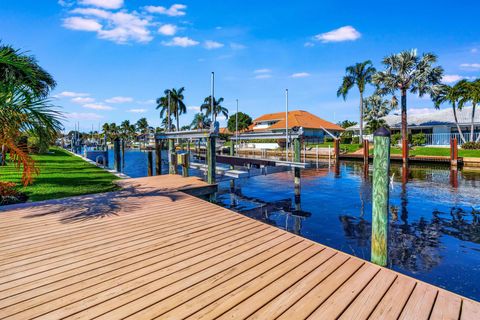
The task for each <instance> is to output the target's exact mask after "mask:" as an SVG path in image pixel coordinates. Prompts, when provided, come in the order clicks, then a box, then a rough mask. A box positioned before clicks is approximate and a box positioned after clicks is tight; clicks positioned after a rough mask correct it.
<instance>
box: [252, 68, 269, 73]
mask: <svg viewBox="0 0 480 320" xmlns="http://www.w3.org/2000/svg"><path fill="white" fill-rule="evenodd" d="M270 72H272V70H271V69H267V68H264V69H257V70H254V71H253V73H270Z"/></svg>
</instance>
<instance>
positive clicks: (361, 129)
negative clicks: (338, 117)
mask: <svg viewBox="0 0 480 320" xmlns="http://www.w3.org/2000/svg"><path fill="white" fill-rule="evenodd" d="M358 142H359V143H360V144H362V145H363V91H360V139H359V140H358Z"/></svg>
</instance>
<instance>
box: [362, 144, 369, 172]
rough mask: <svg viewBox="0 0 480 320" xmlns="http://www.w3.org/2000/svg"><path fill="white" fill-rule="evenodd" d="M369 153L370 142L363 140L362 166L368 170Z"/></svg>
mask: <svg viewBox="0 0 480 320" xmlns="http://www.w3.org/2000/svg"><path fill="white" fill-rule="evenodd" d="M369 151H370V141H368V140H367V139H365V140H363V165H364V166H365V167H366V168H367V169H368V157H369Z"/></svg>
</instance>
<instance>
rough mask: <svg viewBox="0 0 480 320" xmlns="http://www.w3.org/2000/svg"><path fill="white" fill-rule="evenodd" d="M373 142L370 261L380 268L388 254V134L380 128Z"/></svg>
mask: <svg viewBox="0 0 480 320" xmlns="http://www.w3.org/2000/svg"><path fill="white" fill-rule="evenodd" d="M373 140H374V142H373V143H374V150H373V153H374V156H373V190H372V254H371V260H372V262H373V263H376V264H378V265H380V266H386V265H387V253H388V251H387V242H388V200H389V170H390V132H389V131H388V130H387V129H385V128H383V127H382V128H380V129H378V130H377V131H376V132H375V133H374V138H373Z"/></svg>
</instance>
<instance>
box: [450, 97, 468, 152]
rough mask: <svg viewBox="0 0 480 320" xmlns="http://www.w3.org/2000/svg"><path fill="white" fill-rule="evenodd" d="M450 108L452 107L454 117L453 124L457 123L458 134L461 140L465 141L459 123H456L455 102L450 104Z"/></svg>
mask: <svg viewBox="0 0 480 320" xmlns="http://www.w3.org/2000/svg"><path fill="white" fill-rule="evenodd" d="M452 109H453V118H454V119H455V124H456V125H457V130H458V133H459V134H460V139H462V142H463V143H465V142H466V141H465V137H464V136H463V132H462V129H460V125H459V124H458V119H457V107H456V106H455V104H452Z"/></svg>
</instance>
